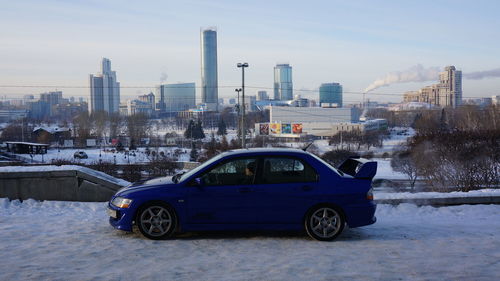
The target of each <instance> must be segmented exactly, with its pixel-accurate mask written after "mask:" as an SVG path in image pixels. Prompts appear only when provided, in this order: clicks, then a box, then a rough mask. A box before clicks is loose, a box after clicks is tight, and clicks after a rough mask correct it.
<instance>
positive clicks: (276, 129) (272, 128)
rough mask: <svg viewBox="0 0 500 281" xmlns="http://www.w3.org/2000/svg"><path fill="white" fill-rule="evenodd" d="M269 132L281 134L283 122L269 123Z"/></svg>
mask: <svg viewBox="0 0 500 281" xmlns="http://www.w3.org/2000/svg"><path fill="white" fill-rule="evenodd" d="M269 134H270V135H271V134H272V135H279V134H281V124H280V123H270V124H269Z"/></svg>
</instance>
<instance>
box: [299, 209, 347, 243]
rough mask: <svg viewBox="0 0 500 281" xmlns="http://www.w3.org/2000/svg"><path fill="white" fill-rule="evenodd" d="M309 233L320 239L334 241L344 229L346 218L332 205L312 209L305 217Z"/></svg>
mask: <svg viewBox="0 0 500 281" xmlns="http://www.w3.org/2000/svg"><path fill="white" fill-rule="evenodd" d="M304 223H305V227H306V231H307V234H309V236H310V237H311V238H313V239H316V240H319V241H332V240H334V239H335V238H337V236H339V235H340V233H342V230H344V225H345V219H344V216H343V215H342V213H341V212H339V211H338V210H337V209H336V208H334V207H331V206H320V207H316V208H314V209H312V210H311V211H310V212H309V213H308V215H307V216H306V219H305V222H304Z"/></svg>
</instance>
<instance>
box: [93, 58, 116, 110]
mask: <svg viewBox="0 0 500 281" xmlns="http://www.w3.org/2000/svg"><path fill="white" fill-rule="evenodd" d="M89 80H90V104H89V111H90V112H95V111H105V112H108V113H113V112H119V110H120V82H118V81H116V71H112V70H111V61H110V60H109V59H107V58H103V59H102V62H101V73H98V74H96V75H93V74H90V76H89Z"/></svg>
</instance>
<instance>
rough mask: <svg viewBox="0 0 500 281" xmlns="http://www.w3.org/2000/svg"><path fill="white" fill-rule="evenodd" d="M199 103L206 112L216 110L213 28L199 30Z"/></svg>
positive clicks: (215, 54) (215, 56) (215, 57)
mask: <svg viewBox="0 0 500 281" xmlns="http://www.w3.org/2000/svg"><path fill="white" fill-rule="evenodd" d="M200 36H201V102H202V103H204V104H205V105H206V108H207V110H209V111H217V110H218V99H219V94H218V84H217V31H216V30H215V28H207V29H202V30H201V34H200Z"/></svg>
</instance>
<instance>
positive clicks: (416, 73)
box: [365, 64, 440, 93]
mask: <svg viewBox="0 0 500 281" xmlns="http://www.w3.org/2000/svg"><path fill="white" fill-rule="evenodd" d="M439 72H440V68H439V67H429V68H424V67H423V66H422V65H421V64H417V65H415V66H412V67H410V68H409V69H407V70H403V71H395V72H391V73H389V74H387V75H386V76H385V77H384V78H380V79H377V80H375V81H373V83H371V84H370V86H368V87H367V88H366V89H365V93H368V92H371V91H373V90H375V89H378V88H380V87H387V86H389V85H391V84H396V83H408V82H426V81H434V80H438V79H439Z"/></svg>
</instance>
